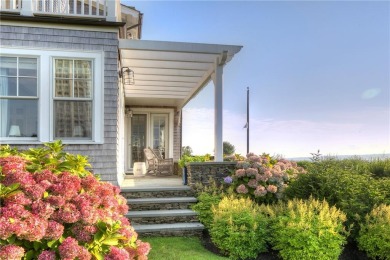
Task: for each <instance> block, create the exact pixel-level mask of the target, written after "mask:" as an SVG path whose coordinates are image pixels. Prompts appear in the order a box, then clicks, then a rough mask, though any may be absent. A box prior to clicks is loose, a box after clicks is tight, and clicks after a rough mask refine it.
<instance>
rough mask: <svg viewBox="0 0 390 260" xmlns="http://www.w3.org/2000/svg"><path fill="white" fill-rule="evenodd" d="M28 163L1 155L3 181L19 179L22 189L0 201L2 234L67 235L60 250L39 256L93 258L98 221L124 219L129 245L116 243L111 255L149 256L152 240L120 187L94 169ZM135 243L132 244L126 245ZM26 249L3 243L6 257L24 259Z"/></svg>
mask: <svg viewBox="0 0 390 260" xmlns="http://www.w3.org/2000/svg"><path fill="white" fill-rule="evenodd" d="M27 163H28V161H27V160H25V159H23V158H21V157H18V156H7V157H0V167H1V168H0V170H1V173H2V175H3V178H2V180H1V184H2V185H5V186H10V185H12V184H15V183H18V184H19V188H18V190H17V191H16V192H13V193H11V194H10V195H9V196H6V197H5V198H4V200H2V201H0V211H1V214H0V239H2V240H4V241H5V240H6V239H8V238H10V237H11V236H15V238H16V239H18V240H20V241H24V240H27V241H40V240H48V241H51V240H58V239H60V238H61V237H64V238H65V240H64V241H63V242H62V243H61V244H60V245H59V246H58V249H57V250H55V251H52V250H49V249H48V250H43V251H41V252H39V256H38V259H40V260H46V259H56V255H59V256H60V258H61V259H76V258H77V259H91V258H92V255H91V253H90V252H88V250H87V249H86V248H87V245H88V243H92V242H93V239H94V234H96V232H98V228H97V224H98V222H101V221H103V222H105V223H114V222H118V221H119V222H120V223H121V228H120V229H119V234H120V235H121V236H122V238H121V240H120V243H122V244H123V249H121V246H119V247H118V248H116V247H112V248H111V251H110V253H109V254H107V256H106V259H147V254H148V253H149V250H150V245H149V244H148V243H143V242H141V241H139V240H137V233H136V232H135V231H134V229H133V228H132V227H131V225H130V222H129V221H128V220H127V219H126V218H125V217H124V216H123V215H124V214H125V213H127V211H128V206H127V201H126V199H125V198H124V197H122V196H121V195H120V189H119V188H118V187H116V186H113V185H112V184H110V183H106V182H101V181H99V180H98V179H96V178H95V177H94V176H93V175H92V174H90V175H87V176H86V177H80V176H78V175H74V174H71V173H69V172H62V173H59V174H57V173H53V172H51V171H50V170H48V169H45V170H42V171H39V172H34V173H31V172H28V171H27V170H26V165H27ZM131 241H133V242H131ZM134 241H137V243H134ZM131 243H133V246H132V247H130V246H128V248H127V247H126V246H125V245H130V244H131ZM122 244H120V245H122ZM84 246H85V247H84ZM126 250H127V251H126ZM25 251H28V250H25V249H24V248H22V247H18V246H14V245H6V246H0V260H1V259H21V258H22V257H23V255H24V253H25ZM123 252H126V253H127V254H126V253H123ZM117 255H122V256H125V257H122V258H116V256H117Z"/></svg>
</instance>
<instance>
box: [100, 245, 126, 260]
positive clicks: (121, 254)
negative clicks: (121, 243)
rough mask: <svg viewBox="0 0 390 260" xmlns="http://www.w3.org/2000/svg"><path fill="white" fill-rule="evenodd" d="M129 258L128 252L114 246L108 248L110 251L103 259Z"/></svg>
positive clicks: (124, 259)
mask: <svg viewBox="0 0 390 260" xmlns="http://www.w3.org/2000/svg"><path fill="white" fill-rule="evenodd" d="M128 259H130V256H129V253H128V252H127V251H126V250H125V249H123V248H118V247H116V246H112V247H111V248H110V253H108V254H107V255H106V256H105V257H104V260H128Z"/></svg>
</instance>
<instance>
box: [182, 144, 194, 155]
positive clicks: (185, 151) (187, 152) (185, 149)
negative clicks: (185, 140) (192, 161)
mask: <svg viewBox="0 0 390 260" xmlns="http://www.w3.org/2000/svg"><path fill="white" fill-rule="evenodd" d="M192 153H193V151H192V148H191V147H190V146H183V147H182V148H181V156H192Z"/></svg>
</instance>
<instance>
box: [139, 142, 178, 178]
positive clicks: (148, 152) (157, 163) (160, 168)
mask: <svg viewBox="0 0 390 260" xmlns="http://www.w3.org/2000/svg"><path fill="white" fill-rule="evenodd" d="M144 154H145V159H146V161H147V165H148V168H147V170H146V173H149V172H153V174H154V175H156V176H157V175H172V173H173V159H172V158H169V159H163V158H162V157H161V155H160V154H156V153H155V152H154V151H153V150H152V149H150V148H145V149H144ZM163 172H164V173H165V174H163Z"/></svg>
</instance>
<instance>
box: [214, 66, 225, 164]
mask: <svg viewBox="0 0 390 260" xmlns="http://www.w3.org/2000/svg"><path fill="white" fill-rule="evenodd" d="M222 74H223V65H221V64H220V62H219V59H217V62H216V64H215V72H214V74H213V75H212V79H213V82H214V98H215V107H214V161H215V162H223V115H222V112H223V111H222V109H223V100H222V93H223V84H222Z"/></svg>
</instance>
